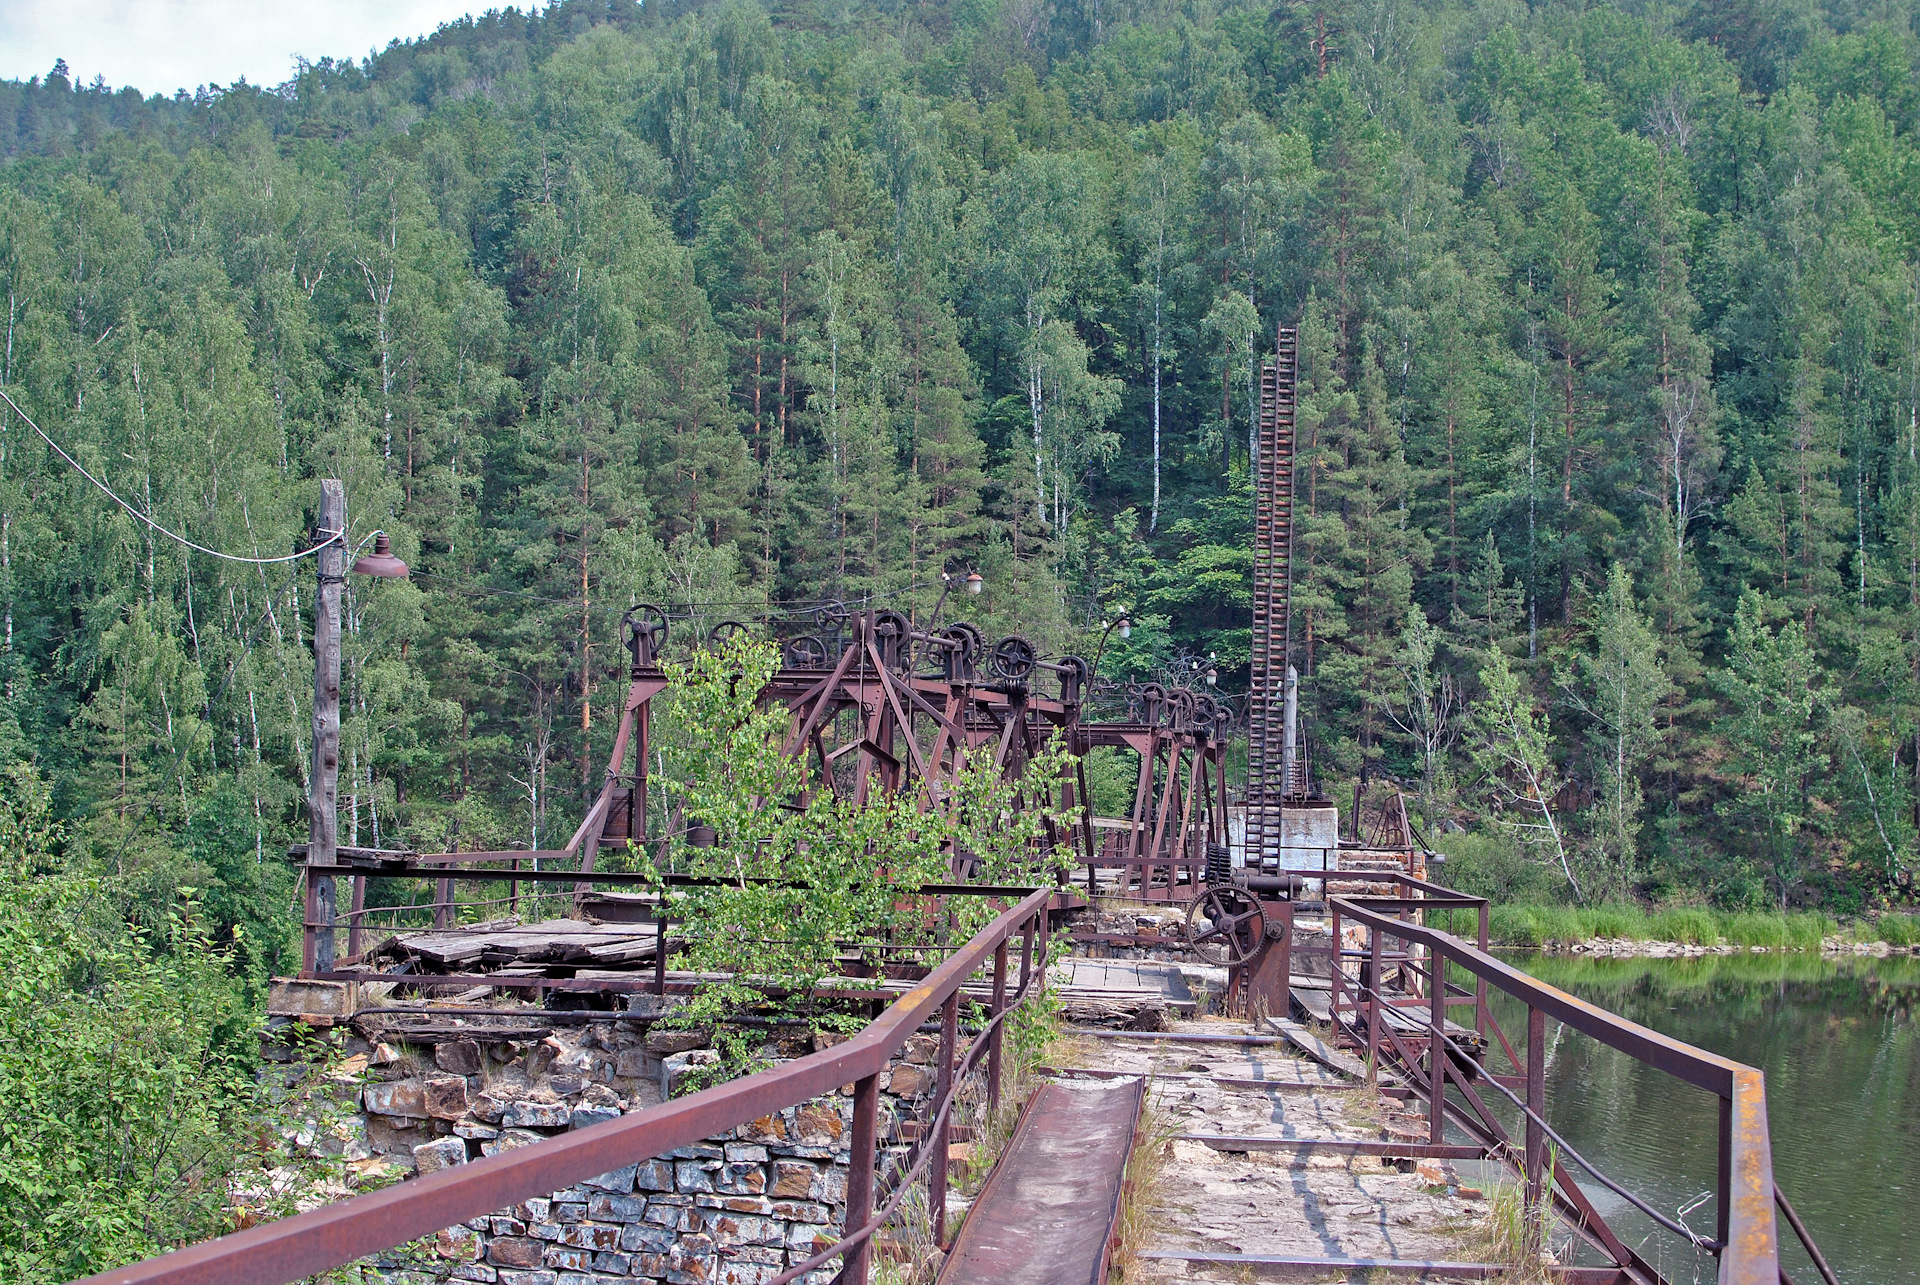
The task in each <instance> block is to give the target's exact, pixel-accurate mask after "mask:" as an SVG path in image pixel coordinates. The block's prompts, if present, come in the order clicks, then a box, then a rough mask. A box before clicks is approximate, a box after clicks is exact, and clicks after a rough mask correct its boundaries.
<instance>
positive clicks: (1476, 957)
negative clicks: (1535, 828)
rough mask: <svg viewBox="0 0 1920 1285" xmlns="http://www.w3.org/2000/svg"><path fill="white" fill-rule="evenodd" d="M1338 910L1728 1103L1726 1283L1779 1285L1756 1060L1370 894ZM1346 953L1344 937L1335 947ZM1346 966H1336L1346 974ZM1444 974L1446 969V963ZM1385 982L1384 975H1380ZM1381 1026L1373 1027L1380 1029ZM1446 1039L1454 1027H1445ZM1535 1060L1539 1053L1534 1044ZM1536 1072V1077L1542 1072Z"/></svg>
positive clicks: (1331, 901)
mask: <svg viewBox="0 0 1920 1285" xmlns="http://www.w3.org/2000/svg"><path fill="white" fill-rule="evenodd" d="M1327 900H1328V905H1329V908H1330V909H1332V910H1334V911H1335V912H1336V913H1337V914H1339V915H1340V917H1341V918H1343V919H1350V920H1352V921H1354V922H1356V923H1359V924H1362V925H1365V926H1366V927H1368V928H1370V929H1372V930H1373V932H1374V933H1375V934H1376V942H1377V939H1378V937H1379V936H1393V937H1398V938H1400V939H1401V940H1403V941H1406V942H1410V943H1415V944H1418V945H1423V946H1425V947H1426V948H1427V950H1428V952H1429V955H1430V957H1431V958H1434V959H1437V960H1439V961H1441V962H1442V963H1451V964H1454V965H1457V966H1459V967H1461V968H1464V969H1466V970H1467V971H1468V972H1470V973H1472V974H1474V975H1475V976H1476V977H1477V978H1480V979H1481V980H1483V981H1486V982H1488V983H1491V984H1492V985H1494V986H1497V987H1499V988H1500V989H1501V990H1503V991H1505V992H1506V993H1507V994H1509V995H1512V996H1513V997H1514V998H1516V999H1518V1000H1520V1001H1521V1002H1522V1003H1524V1004H1526V1005H1527V1007H1528V1008H1529V1009H1530V1010H1533V1011H1536V1012H1539V1013H1544V1014H1546V1015H1549V1016H1551V1017H1554V1018H1555V1019H1557V1020H1558V1021H1560V1022H1561V1023H1562V1024H1564V1025H1566V1026H1569V1027H1571V1028H1573V1029H1574V1030H1576V1031H1579V1032H1580V1033H1581V1034H1583V1035H1587V1036H1590V1037H1592V1038H1593V1039H1596V1040H1598V1041H1599V1042H1601V1043H1602V1044H1605V1045H1607V1046H1608V1047H1610V1048H1614V1049H1618V1050H1619V1051H1621V1052H1623V1053H1625V1054H1627V1055H1628V1056H1629V1057H1632V1058H1634V1059H1635V1060H1636V1061H1640V1062H1645V1063H1646V1064H1648V1065H1649V1066H1652V1067H1654V1068H1655V1069H1656V1070H1660V1071H1664V1072H1666V1073H1667V1074H1669V1075H1672V1076H1674V1077H1675V1078H1677V1079H1680V1080H1683V1081H1685V1082H1686V1083H1688V1084H1691V1085H1693V1086H1695V1087H1696V1088H1701V1089H1705V1090H1706V1091H1707V1092H1709V1093H1712V1094H1715V1095H1716V1096H1718V1097H1719V1098H1720V1100H1721V1102H1720V1181H1719V1193H1720V1198H1721V1209H1720V1220H1721V1236H1720V1240H1721V1241H1722V1243H1723V1248H1722V1249H1721V1251H1720V1275H1719V1279H1720V1285H1778V1281H1779V1275H1780V1254H1779V1241H1778V1232H1777V1228H1776V1226H1775V1223H1774V1217H1773V1209H1774V1183H1773V1154H1772V1147H1771V1144H1770V1142H1769V1138H1768V1131H1767V1095H1766V1079H1765V1076H1764V1075H1763V1074H1762V1073H1761V1072H1760V1071H1759V1069H1757V1068H1755V1067H1751V1066H1748V1065H1746V1064H1745V1063H1743V1062H1736V1061H1734V1060H1733V1059H1731V1058H1726V1057H1721V1056H1720V1055H1719V1054H1717V1053H1709V1052H1707V1051H1706V1050H1704V1049H1699V1048H1695V1047H1694V1046H1693V1045H1691V1044H1687V1043H1684V1042H1683V1041H1680V1040H1676V1039H1673V1038H1672V1037H1671V1036H1667V1035H1662V1034H1661V1033H1660V1032H1658V1031H1655V1030H1653V1029H1651V1028H1650V1027H1645V1026H1642V1025H1640V1024H1639V1023H1637V1022H1633V1021H1629V1020H1628V1019H1626V1018H1623V1017H1620V1016H1619V1015H1617V1014H1614V1013H1610V1012H1608V1011H1607V1010H1606V1009H1603V1008H1600V1007H1599V1006H1597V1005H1594V1004H1589V1003H1587V1002H1586V1001H1585V1000H1583V999H1580V998H1579V997H1577V996H1574V995H1569V994H1568V993H1567V992H1565V991H1563V990H1560V989H1559V988H1557V987H1554V986H1549V985H1547V984H1546V983H1545V982H1542V981H1540V980H1539V979H1537V978H1535V977H1532V976H1530V975H1529V974H1527V973H1524V972H1521V971H1520V970H1519V969H1517V968H1515V967H1513V966H1512V965H1510V964H1508V963H1506V962H1504V961H1502V960H1499V959H1496V958H1494V957H1493V956H1492V955H1490V954H1488V953H1486V952H1485V951H1484V950H1481V949H1479V948H1478V947H1476V946H1474V945H1472V944H1471V943H1469V942H1465V941H1462V940H1461V939H1460V938H1458V937H1455V936H1453V935H1452V934H1451V933H1446V932H1442V931H1441V930H1439V929H1437V928H1431V927H1427V926H1425V925H1421V924H1414V923H1409V922H1407V921H1405V920H1401V919H1394V918H1391V917H1389V916H1387V915H1382V914H1379V913H1377V912H1375V911H1372V910H1369V909H1367V907H1366V905H1365V902H1366V900H1367V899H1366V898H1364V897H1356V898H1347V897H1330V898H1328V899H1327ZM1335 949H1336V951H1337V950H1338V943H1337V942H1336V944H1335ZM1337 971H1338V970H1336V973H1337ZM1434 971H1435V973H1436V975H1439V973H1440V970H1439V969H1438V968H1436V969H1435V970H1434ZM1374 981H1375V983H1376V984H1377V982H1378V978H1375V979H1374ZM1371 1025H1372V1024H1370V1026H1371ZM1442 1038H1444V1032H1443V1033H1442ZM1527 1057H1528V1061H1529V1064H1530V1067H1529V1069H1530V1071H1531V1069H1532V1068H1531V1063H1532V1062H1533V1061H1534V1060H1535V1058H1536V1057H1537V1054H1536V1053H1535V1052H1534V1050H1532V1049H1531V1048H1530V1049H1529V1050H1528V1054H1527ZM1532 1078H1533V1077H1532V1075H1531V1074H1530V1075H1529V1079H1532Z"/></svg>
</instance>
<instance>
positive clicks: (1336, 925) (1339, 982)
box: [1289, 880, 1347, 1045]
mask: <svg viewBox="0 0 1920 1285" xmlns="http://www.w3.org/2000/svg"><path fill="white" fill-rule="evenodd" d="M1320 895H1321V896H1322V897H1323V898H1324V899H1325V900H1326V902H1327V909H1328V910H1329V911H1330V912H1331V913H1330V915H1329V920H1330V922H1331V924H1332V926H1333V966H1332V968H1331V969H1330V970H1329V972H1331V973H1332V981H1333V998H1332V1000H1331V1001H1329V1003H1328V1005H1327V1011H1328V1012H1329V1013H1332V1014H1333V1042H1334V1043H1335V1044H1336V1045H1337V1044H1338V1043H1339V1042H1340V1003H1341V1001H1342V1000H1344V999H1345V998H1346V994H1347V978H1346V974H1345V973H1344V972H1342V971H1341V960H1340V907H1338V906H1336V905H1334V904H1333V898H1332V897H1331V896H1329V895H1328V894H1327V891H1326V881H1325V880H1322V881H1321V884H1320ZM1289 985H1291V979H1289Z"/></svg>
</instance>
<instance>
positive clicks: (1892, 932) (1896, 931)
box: [1873, 915, 1920, 946]
mask: <svg viewBox="0 0 1920 1285" xmlns="http://www.w3.org/2000/svg"><path fill="white" fill-rule="evenodd" d="M1873 928H1874V935H1875V936H1876V937H1878V938H1879V939H1880V940H1881V941H1884V942H1885V943H1887V945H1889V946H1920V915H1882V916H1880V918H1879V919H1878V920H1876V921H1875V922H1874V925H1873Z"/></svg>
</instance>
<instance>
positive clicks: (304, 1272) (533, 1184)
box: [83, 886, 1054, 1285]
mask: <svg viewBox="0 0 1920 1285" xmlns="http://www.w3.org/2000/svg"><path fill="white" fill-rule="evenodd" d="M1053 893H1054V889H1053V887H1051V886H1046V887H1041V888H1037V889H1034V890H1033V891H1032V892H1030V893H1029V894H1028V895H1027V896H1026V897H1025V898H1024V899H1023V900H1022V901H1021V902H1020V903H1019V904H1018V905H1016V906H1014V907H1012V908H1011V909H1009V910H1006V911H1004V912H1002V913H1001V914H1000V915H999V917H997V918H996V919H994V921H993V922H992V923H991V924H989V925H987V927H986V928H984V929H982V930H981V931H980V932H979V933H977V934H975V935H974V937H973V940H971V941H970V942H968V943H967V945H966V946H965V947H964V948H963V949H962V950H960V951H958V952H956V953H955V954H954V956H953V957H952V958H951V959H949V960H947V962H946V963H944V964H942V965H941V966H940V967H939V968H937V969H935V970H934V971H933V972H932V973H931V974H930V975H929V976H928V977H927V978H926V980H925V981H923V982H921V983H920V984H919V985H918V986H916V987H915V988H914V989H912V990H910V991H908V992H907V993H906V994H905V995H903V996H901V997H900V998H899V999H898V1000H896V1001H894V1003H893V1004H891V1005H890V1006H889V1007H888V1008H887V1009H886V1011H885V1012H883V1013H882V1014H881V1015H880V1016H879V1017H878V1018H876V1019H874V1021H873V1022H871V1023H869V1024H868V1025H867V1026H866V1027H865V1028H864V1029H863V1030H862V1031H861V1032H860V1033H859V1034H858V1035H855V1036H853V1037H852V1038H851V1039H849V1040H847V1041H845V1042H844V1043H841V1044H836V1045H833V1046H832V1047H830V1048H826V1049H822V1050H820V1051H819V1052H816V1053H810V1054H807V1055H806V1056H804V1057H800V1058H796V1059H794V1060H793V1061H791V1062H788V1063H786V1064H785V1065H783V1066H779V1067H775V1068H773V1069H771V1070H767V1071H761V1072H759V1073H757V1074H755V1075H748V1076H743V1077H741V1078H740V1079H737V1080H729V1081H727V1082H726V1083H724V1084H718V1085H715V1086H714V1087H712V1088H710V1089H703V1090H701V1091H700V1092H698V1093H695V1094H692V1095H691V1096H689V1097H686V1098H682V1099H679V1100H678V1101H674V1102H663V1103H661V1104H660V1105H659V1106H654V1107H647V1108H645V1109H643V1110H640V1111H636V1112H633V1113H632V1114H630V1115H626V1116H622V1117H621V1118H619V1119H618V1120H609V1121H607V1122H605V1123H604V1124H597V1125H593V1126H592V1127H590V1128H586V1129H582V1130H580V1131H579V1132H577V1133H569V1134H566V1135H564V1136H561V1137H555V1138H550V1139H548V1140H547V1141H545V1142H540V1143H535V1144H534V1145H532V1146H527V1147H520V1148H517V1149H515V1150H512V1151H503V1152H499V1153H497V1154H495V1155H491V1156H487V1157H485V1158H483V1159H480V1160H475V1161H470V1162H469V1163H467V1164H463V1165H457V1166H455V1167H454V1168H451V1169H443V1170H441V1171H440V1172H438V1173H434V1174H428V1175H427V1176H425V1177H420V1178H414V1179H411V1180H409V1181H407V1182H403V1183H399V1184H397V1185H396V1186H393V1187H388V1188H386V1189H384V1190H382V1191H377V1192H372V1193H370V1194H368V1195H365V1196H356V1197H354V1198H353V1199H351V1200H344V1201H340V1202H339V1203H337V1204H332V1205H327V1206H325V1207H323V1208H320V1209H315V1210H313V1211H311V1212H309V1213H304V1214H297V1215H295V1216H293V1217H291V1218H283V1219H280V1220H279V1221H277V1222H271V1223H265V1224H263V1225H261V1226H258V1227H252V1228H249V1229H247V1230H246V1231H241V1232H235V1233H234V1234H232V1235H229V1236H222V1237H220V1238H219V1239H217V1240H210V1241H204V1242H202V1243H200V1244H198V1245H190V1246H188V1247H187V1248H185V1249H179V1250H175V1251H174V1252H172V1253H170V1254H163V1255H161V1256H160V1257H158V1258H150V1259H147V1260H146V1261H145V1262H140V1263H133V1264H129V1265H128V1266H125V1267H116V1268H114V1269H112V1270H111V1271H106V1272H101V1273H99V1274H98V1275H95V1276H90V1277H88V1278H86V1281H85V1282H84V1283H83V1285H206V1283H208V1282H226V1281H231V1282H234V1283H235V1285H287V1283H288V1282H292V1281H297V1280H300V1279H303V1278H305V1277H308V1276H312V1275H315V1274H316V1273H319V1272H323V1271H328V1270H330V1269H332V1268H335V1267H340V1266H343V1265H345V1264H347V1263H351V1262H354V1261H355V1260H357V1259H360V1258H364V1257H366V1256H367V1255H368V1254H374V1253H378V1252H380V1251H381V1250H383V1249H390V1248H392V1247H393V1246H395V1245H401V1244H405V1243H406V1242H408V1241H410V1240H415V1239H417V1238H419V1237H421V1236H425V1235H428V1234H430V1233H432V1232H437V1231H439V1230H441V1229H443V1228H446V1227H450V1226H452V1225H454V1224H455V1223H460V1222H465V1221H467V1220H468V1219H471V1218H477V1217H480V1216H481V1215H483V1214H490V1213H493V1212H494V1211H496V1210H499V1209H504V1208H507V1207H508V1206H511V1205H514V1204H517V1203H519V1202H521V1201H524V1200H529V1199H534V1198H538V1197H541V1196H545V1195H547V1194H549V1193H551V1192H555V1191H560V1190H564V1189H565V1188H567V1187H570V1186H572V1185H574V1184H575V1183H579V1182H583V1181H585V1180H586V1179H589V1178H593V1177H596V1176H598V1175H600V1174H603V1173H611V1172H613V1171H614V1170H617V1169H621V1168H624V1167H625V1166H627V1165H630V1164H633V1163H635V1162H637V1161H640V1160H645V1159H650V1158H652V1157H654V1156H658V1155H660V1154H662V1153H663V1152H667V1151H672V1150H673V1149H674V1148H676V1147H684V1146H689V1145H691V1144H693V1143H695V1142H699V1141H700V1140H702V1139H704V1138H709V1137H712V1136H714V1135H715V1134H718V1133H721V1132H723V1131H724V1130H727V1129H731V1128H734V1127H736V1126H738V1125H741V1124H744V1123H746V1122H748V1121H750V1120H755V1119H758V1118H760V1117H761V1116H764V1115H769V1114H771V1113H773V1112H775V1111H779V1110H783V1109H784V1108H786V1107H790V1106H798V1105H799V1104H801V1103H803V1102H807V1101H810V1100H812V1099H813V1098H816V1097H819V1096H820V1095H821V1094H824V1093H831V1092H832V1091H834V1090H835V1089H837V1088H839V1087H840V1086H841V1085H844V1084H848V1083H855V1084H861V1085H862V1088H863V1089H865V1090H869V1096H870V1091H871V1087H872V1083H873V1081H874V1077H876V1076H878V1075H879V1074H880V1072H881V1071H883V1070H885V1069H886V1066H887V1062H888V1059H889V1058H890V1057H891V1056H892V1054H893V1052H894V1051H895V1050H896V1049H898V1048H900V1047H901V1046H903V1045H904V1044H905V1043H906V1041H907V1039H908V1037H910V1036H911V1035H913V1034H914V1032H915V1031H917V1030H918V1029H919V1027H920V1025H921V1023H922V1022H924V1021H925V1020H926V1019H927V1017H928V1015H929V1014H931V1013H933V1012H934V1010H935V1009H937V1008H939V1007H940V1006H941V1005H942V1004H944V1003H945V1002H946V1001H947V998H948V997H949V996H950V995H953V994H956V993H957V992H958V991H959V989H960V986H961V984H962V983H964V982H965V981H966V979H967V978H968V977H970V976H971V975H972V974H973V972H974V971H975V970H976V969H978V968H979V967H980V966H981V965H982V964H984V963H986V962H988V961H989V960H991V959H993V958H994V955H995V952H996V950H997V949H998V948H1000V947H1001V946H1003V945H1004V944H1005V942H1006V941H1007V939H1008V938H1009V937H1011V936H1013V935H1014V934H1015V933H1017V932H1019V931H1020V930H1021V929H1022V927H1023V926H1025V925H1026V924H1028V923H1030V922H1032V921H1033V920H1034V918H1035V917H1036V916H1039V915H1044V914H1045V912H1046V907H1047V903H1048V901H1049V900H1050V899H1051V898H1052V896H1053ZM871 1106H872V1104H871V1103H868V1110H869V1111H871ZM859 1113H860V1111H859V1107H858V1106H856V1111H855V1114H856V1117H858V1115H859ZM859 1132H860V1128H859V1122H858V1119H857V1118H856V1124H855V1134H856V1139H857V1136H858V1134H859ZM870 1140H871V1139H869V1141H870ZM856 1150H858V1147H857V1146H856ZM853 1163H854V1166H855V1167H856V1168H857V1167H858V1166H859V1164H860V1157H859V1156H857V1155H856V1156H855V1157H854V1162H853ZM868 1167H869V1170H870V1169H871V1157H869V1159H868ZM868 1180H869V1182H870V1181H871V1176H870V1174H869V1179H868ZM869 1190H870V1188H869ZM856 1203H857V1202H856V1201H855V1199H854V1198H853V1194H852V1183H851V1181H850V1184H849V1200H848V1210H847V1221H848V1222H849V1223H852V1224H854V1226H855V1227H858V1226H860V1225H862V1224H864V1223H865V1222H866V1220H867V1217H868V1213H869V1211H868V1210H865V1209H858V1210H857V1209H855V1208H854V1205H855V1204H856Z"/></svg>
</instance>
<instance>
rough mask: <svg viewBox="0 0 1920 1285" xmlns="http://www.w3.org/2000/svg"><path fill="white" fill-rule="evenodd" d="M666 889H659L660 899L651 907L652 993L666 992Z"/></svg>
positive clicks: (663, 993)
mask: <svg viewBox="0 0 1920 1285" xmlns="http://www.w3.org/2000/svg"><path fill="white" fill-rule="evenodd" d="M665 896H666V891H665V890H664V889H662V890H661V897H662V901H661V902H660V904H659V905H657V906H655V907H654V908H653V993H654V994H655V995H665V994H666V993H667V904H666V901H665V900H664V898H665Z"/></svg>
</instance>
